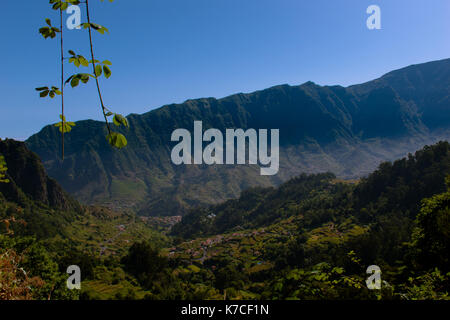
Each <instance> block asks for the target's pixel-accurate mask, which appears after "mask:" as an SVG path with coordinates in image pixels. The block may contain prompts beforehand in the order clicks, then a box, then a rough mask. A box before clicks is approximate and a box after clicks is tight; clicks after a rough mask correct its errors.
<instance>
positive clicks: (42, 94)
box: [39, 90, 50, 98]
mask: <svg viewBox="0 0 450 320" xmlns="http://www.w3.org/2000/svg"><path fill="white" fill-rule="evenodd" d="M49 92H50V91H49V90H45V91H42V92H41V93H40V94H39V96H40V97H41V98H45V97H46V96H48V94H49Z"/></svg>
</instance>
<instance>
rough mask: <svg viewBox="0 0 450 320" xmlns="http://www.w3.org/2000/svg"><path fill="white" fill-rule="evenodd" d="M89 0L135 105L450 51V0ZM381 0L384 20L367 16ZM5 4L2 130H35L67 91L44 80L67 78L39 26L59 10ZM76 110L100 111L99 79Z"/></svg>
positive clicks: (352, 73) (44, 4)
mask: <svg viewBox="0 0 450 320" xmlns="http://www.w3.org/2000/svg"><path fill="white" fill-rule="evenodd" d="M90 2H91V10H92V17H91V18H92V20H93V21H94V22H97V23H99V24H102V25H105V26H106V27H108V28H109V30H110V34H107V35H106V36H101V35H95V39H94V42H95V43H94V45H95V48H96V55H97V57H98V58H99V59H100V60H104V59H108V60H111V62H112V63H113V65H112V72H113V75H112V77H111V78H110V79H109V80H101V85H102V87H103V91H104V98H105V103H106V105H107V106H109V107H110V108H111V109H113V110H114V111H116V112H119V113H123V114H125V115H127V114H130V113H144V112H147V111H149V110H152V109H154V108H157V107H160V106H162V105H165V104H170V103H180V102H183V101H185V100H187V99H191V98H192V99H193V98H201V97H216V98H220V97H224V96H227V95H230V94H233V93H238V92H252V91H255V90H260V89H264V88H267V87H271V86H274V85H278V84H285V83H287V84H291V85H297V84H301V83H304V82H306V81H308V80H311V81H314V82H316V83H318V84H321V85H334V84H340V85H344V86H347V85H350V84H356V83H361V82H365V81H368V80H371V79H374V78H377V77H379V76H381V75H382V74H384V73H386V72H388V71H391V70H393V69H398V68H401V67H404V66H407V65H410V64H415V63H422V62H427V61H431V60H438V59H443V58H449V57H450V41H449V40H450V1H449V0H432V1H430V0H369V1H366V0H328V1H325V0H314V1H312V0H115V2H114V3H112V4H111V3H109V2H108V1H105V2H104V3H101V2H100V0H90ZM371 4H376V5H379V6H380V8H381V24H382V25H381V26H382V29H381V30H368V28H367V27H366V19H367V17H368V16H369V15H368V14H367V13H366V9H367V7H368V6H369V5H371ZM81 7H82V9H84V6H83V5H81ZM0 10H1V13H0V15H1V19H0V35H1V42H2V47H1V50H0V61H1V62H0V63H1V75H0V93H1V100H0V111H1V113H0V114H1V115H2V119H1V122H0V137H3V138H4V137H11V138H17V139H26V138H27V137H28V136H30V135H31V134H33V133H36V132H38V131H39V130H40V129H41V128H42V127H43V126H45V125H46V124H49V123H55V122H57V121H58V115H59V113H60V111H59V109H60V107H59V100H58V99H57V98H55V99H54V100H49V99H40V98H39V97H38V94H37V93H36V92H35V91H34V88H35V87H39V86H42V85H47V84H56V85H59V80H58V79H59V77H60V76H59V72H60V71H59V49H58V45H59V42H58V41H57V40H56V39H53V40H44V39H43V38H42V36H40V35H39V34H38V29H39V27H41V26H43V25H44V24H45V23H44V19H45V18H47V17H48V18H52V20H54V21H55V22H56V21H57V18H58V15H57V13H56V12H55V11H53V10H51V9H50V7H49V5H48V0H24V1H12V0H9V1H2V7H1V9H0ZM66 17H68V16H67V15H66ZM85 18H86V17H85V14H84V11H83V10H82V20H83V22H84V21H85ZM66 35H67V37H66V39H65V41H66V50H68V49H73V50H75V51H77V52H79V53H82V54H84V55H85V56H88V53H89V51H88V46H87V41H88V38H87V31H86V30H84V31H83V30H71V31H69V30H66ZM71 71H75V70H74V69H73V68H72V67H71V68H67V75H69V74H70V72H71ZM89 71H90V69H89ZM66 110H67V111H66V113H67V118H68V120H71V121H76V120H82V119H101V112H100V109H99V106H98V99H97V96H96V91H95V85H94V82H90V83H89V84H88V85H87V86H84V85H83V86H80V87H79V88H76V89H72V88H70V87H67V95H66Z"/></svg>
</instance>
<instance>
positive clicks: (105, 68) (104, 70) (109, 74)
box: [103, 66, 111, 79]
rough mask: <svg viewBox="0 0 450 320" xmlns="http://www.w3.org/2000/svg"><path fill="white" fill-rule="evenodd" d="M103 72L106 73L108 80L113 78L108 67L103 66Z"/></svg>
mask: <svg viewBox="0 0 450 320" xmlns="http://www.w3.org/2000/svg"><path fill="white" fill-rule="evenodd" d="M103 72H104V73H105V78H106V79H108V78H109V77H111V69H109V67H108V66H103Z"/></svg>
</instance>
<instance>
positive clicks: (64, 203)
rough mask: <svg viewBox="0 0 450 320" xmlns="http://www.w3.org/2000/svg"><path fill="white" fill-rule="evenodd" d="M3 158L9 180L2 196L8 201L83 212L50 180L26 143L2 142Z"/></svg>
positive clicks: (1, 190)
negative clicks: (35, 203)
mask: <svg viewBox="0 0 450 320" xmlns="http://www.w3.org/2000/svg"><path fill="white" fill-rule="evenodd" d="M0 154H1V155H3V156H4V157H5V160H6V164H7V168H8V170H7V172H6V177H7V178H8V179H9V180H10V182H9V183H0V193H2V194H3V196H4V197H5V198H6V200H8V201H11V202H15V203H18V204H23V203H24V202H26V201H28V200H31V201H33V202H37V203H41V204H44V205H46V206H49V207H51V208H53V209H59V210H76V211H79V210H80V205H79V204H78V203H77V202H76V201H75V200H73V199H72V198H71V197H70V196H69V195H68V194H67V193H66V192H64V190H63V189H62V188H61V187H60V186H59V184H58V183H57V182H56V181H55V180H54V179H52V178H49V177H48V175H47V172H46V170H45V168H44V166H43V165H42V163H41V160H40V159H39V157H38V156H37V155H36V154H35V153H33V152H31V151H30V150H29V149H28V148H27V146H26V145H25V143H23V142H19V141H14V140H10V139H7V140H0Z"/></svg>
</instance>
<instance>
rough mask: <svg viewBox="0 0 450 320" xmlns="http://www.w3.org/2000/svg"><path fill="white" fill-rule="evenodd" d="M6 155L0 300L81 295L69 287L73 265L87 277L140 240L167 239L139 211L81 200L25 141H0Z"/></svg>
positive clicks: (0, 195)
mask: <svg viewBox="0 0 450 320" xmlns="http://www.w3.org/2000/svg"><path fill="white" fill-rule="evenodd" d="M0 155H1V156H2V158H4V162H2V174H4V175H5V178H6V179H2V181H1V182H0V300H2V299H76V298H78V296H79V293H78V292H76V291H72V292H70V291H69V290H67V289H66V279H67V274H66V269H67V267H68V266H69V265H73V264H76V265H79V266H80V267H81V268H82V270H83V277H84V279H85V278H89V277H92V276H93V268H94V267H95V266H96V265H99V264H102V265H103V264H104V261H108V259H113V258H111V257H114V256H116V255H118V256H121V255H123V254H125V253H126V252H127V250H128V247H130V246H131V245H132V243H133V242H135V241H137V240H138V239H139V240H145V241H151V242H152V243H154V244H156V245H158V246H163V245H164V244H166V243H167V239H166V237H164V236H163V235H162V234H160V233H158V232H156V231H153V230H151V229H149V228H148V227H147V226H146V225H145V223H144V222H142V221H141V219H139V218H137V217H136V215H135V214H133V213H130V212H122V213H117V212H113V211H111V210H109V209H106V208H101V207H87V206H83V205H80V204H79V203H78V202H77V201H76V200H74V199H73V198H72V197H71V196H69V195H68V194H67V193H66V192H65V191H63V190H62V188H61V187H60V186H59V185H58V184H57V183H56V181H54V180H53V179H51V178H49V177H48V176H47V174H46V172H45V169H44V167H43V165H42V163H41V162H40V159H39V158H38V156H37V155H36V154H34V153H32V152H31V151H29V150H28V149H27V147H26V145H25V144H24V143H23V142H18V141H13V140H5V141H2V140H0ZM4 169H6V170H4ZM101 259H103V260H101ZM30 288H32V289H30Z"/></svg>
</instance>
